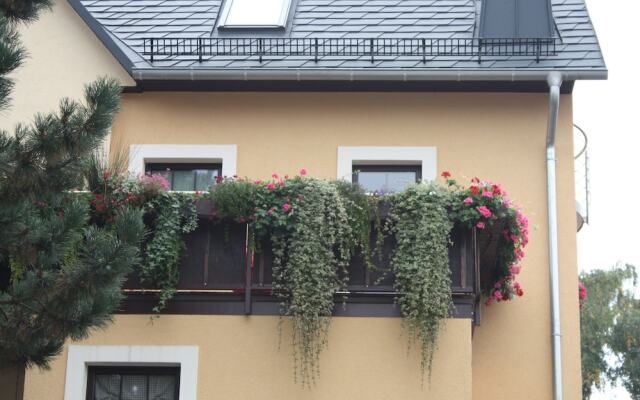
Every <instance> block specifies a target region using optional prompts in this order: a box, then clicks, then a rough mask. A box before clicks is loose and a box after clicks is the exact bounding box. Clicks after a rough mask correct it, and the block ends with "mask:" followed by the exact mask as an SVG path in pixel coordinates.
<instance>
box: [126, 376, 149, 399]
mask: <svg viewBox="0 0 640 400" xmlns="http://www.w3.org/2000/svg"><path fill="white" fill-rule="evenodd" d="M122 400H147V377H146V376H145V375H124V376H123V377H122Z"/></svg>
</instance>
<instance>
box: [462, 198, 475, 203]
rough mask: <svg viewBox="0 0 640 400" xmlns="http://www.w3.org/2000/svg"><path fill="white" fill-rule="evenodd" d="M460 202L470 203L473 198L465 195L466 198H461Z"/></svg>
mask: <svg viewBox="0 0 640 400" xmlns="http://www.w3.org/2000/svg"><path fill="white" fill-rule="evenodd" d="M462 202H463V203H464V204H471V203H473V199H472V198H471V197H467V198H466V199H464V200H462Z"/></svg>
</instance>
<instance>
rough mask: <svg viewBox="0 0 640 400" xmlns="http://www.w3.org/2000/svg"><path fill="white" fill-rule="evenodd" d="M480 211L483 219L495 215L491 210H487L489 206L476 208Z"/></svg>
mask: <svg viewBox="0 0 640 400" xmlns="http://www.w3.org/2000/svg"><path fill="white" fill-rule="evenodd" d="M476 209H477V210H478V212H479V213H480V214H482V216H483V217H485V218H490V217H491V216H492V215H493V214H492V213H491V210H489V209H488V208H487V206H480V207H477V208H476Z"/></svg>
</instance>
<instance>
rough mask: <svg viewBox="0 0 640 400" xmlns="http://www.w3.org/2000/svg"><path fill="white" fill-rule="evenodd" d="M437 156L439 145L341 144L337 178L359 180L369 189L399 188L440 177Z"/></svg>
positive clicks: (393, 189)
mask: <svg viewBox="0 0 640 400" xmlns="http://www.w3.org/2000/svg"><path fill="white" fill-rule="evenodd" d="M437 159H438V154H437V149H436V148H435V147H423V146H415V147H403V146H339V147H338V165H337V168H336V170H337V178H338V179H344V180H346V181H354V182H358V183H360V184H361V185H362V186H364V188H365V189H366V190H367V191H368V192H373V191H376V190H378V191H380V190H384V191H387V190H391V191H398V190H402V189H404V188H405V187H406V186H407V185H408V184H409V183H412V182H417V181H421V180H423V181H432V180H434V179H436V171H437ZM355 171H360V173H359V174H354V172H355Z"/></svg>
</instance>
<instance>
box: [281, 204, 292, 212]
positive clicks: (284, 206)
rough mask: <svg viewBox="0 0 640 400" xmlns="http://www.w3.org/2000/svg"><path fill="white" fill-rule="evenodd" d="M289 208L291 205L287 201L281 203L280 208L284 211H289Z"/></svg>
mask: <svg viewBox="0 0 640 400" xmlns="http://www.w3.org/2000/svg"><path fill="white" fill-rule="evenodd" d="M290 208H291V205H290V204H289V203H284V204H283V205H282V209H283V210H284V211H285V212H287V211H289V209H290Z"/></svg>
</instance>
